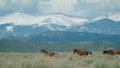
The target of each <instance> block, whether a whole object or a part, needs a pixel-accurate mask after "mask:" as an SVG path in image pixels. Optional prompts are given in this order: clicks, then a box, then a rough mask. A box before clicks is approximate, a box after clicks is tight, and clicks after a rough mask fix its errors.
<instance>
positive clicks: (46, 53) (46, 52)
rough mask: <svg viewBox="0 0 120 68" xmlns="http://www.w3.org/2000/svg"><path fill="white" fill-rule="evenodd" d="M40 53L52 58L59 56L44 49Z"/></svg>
mask: <svg viewBox="0 0 120 68" xmlns="http://www.w3.org/2000/svg"><path fill="white" fill-rule="evenodd" d="M40 53H42V54H44V55H45V56H50V57H52V56H54V55H57V54H56V53H54V52H48V51H46V50H44V49H41V50H40Z"/></svg>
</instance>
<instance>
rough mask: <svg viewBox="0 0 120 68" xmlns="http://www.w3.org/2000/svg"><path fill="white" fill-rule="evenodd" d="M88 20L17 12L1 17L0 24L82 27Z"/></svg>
mask: <svg viewBox="0 0 120 68" xmlns="http://www.w3.org/2000/svg"><path fill="white" fill-rule="evenodd" d="M87 21H88V20H87V19H85V18H77V17H69V16H65V15H62V14H61V15H60V14H52V15H43V16H32V15H29V14H25V13H20V12H16V13H14V14H10V15H6V16H3V17H0V24H5V23H13V24H14V25H34V24H38V25H39V26H42V25H46V24H58V25H65V26H67V27H68V26H71V25H72V24H79V25H82V24H84V23H85V22H87Z"/></svg>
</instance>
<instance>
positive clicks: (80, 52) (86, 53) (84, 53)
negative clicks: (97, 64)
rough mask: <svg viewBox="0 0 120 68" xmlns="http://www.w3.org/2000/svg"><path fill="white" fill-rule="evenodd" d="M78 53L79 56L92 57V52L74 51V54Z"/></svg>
mask: <svg viewBox="0 0 120 68" xmlns="http://www.w3.org/2000/svg"><path fill="white" fill-rule="evenodd" d="M75 53H77V54H78V55H80V56H82V55H88V54H90V55H92V52H90V51H86V50H79V49H74V51H73V54H75Z"/></svg>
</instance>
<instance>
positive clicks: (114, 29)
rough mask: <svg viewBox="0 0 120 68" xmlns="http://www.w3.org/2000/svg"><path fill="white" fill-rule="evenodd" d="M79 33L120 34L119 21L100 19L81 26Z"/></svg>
mask: <svg viewBox="0 0 120 68" xmlns="http://www.w3.org/2000/svg"><path fill="white" fill-rule="evenodd" d="M80 28H81V31H85V32H93V33H95V32H96V33H103V34H120V21H118V22H116V21H113V20H110V19H107V18H104V19H100V20H98V21H95V22H91V23H88V24H85V25H82V26H81V27H80Z"/></svg>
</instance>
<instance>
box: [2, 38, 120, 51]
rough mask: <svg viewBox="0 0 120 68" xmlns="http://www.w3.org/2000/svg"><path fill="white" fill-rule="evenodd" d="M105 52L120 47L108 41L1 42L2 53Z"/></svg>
mask: <svg viewBox="0 0 120 68" xmlns="http://www.w3.org/2000/svg"><path fill="white" fill-rule="evenodd" d="M75 48H78V49H83V50H89V51H103V50H107V49H114V50H119V48H120V46H119V45H116V44H114V43H111V42H108V41H77V42H57V41H56V42H55V41H54V42H52V41H49V42H47V41H46V42H45V41H41V42H26V41H19V40H5V39H4V40H0V52H39V50H40V49H46V50H48V51H56V52H70V51H72V50H73V49H75Z"/></svg>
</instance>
